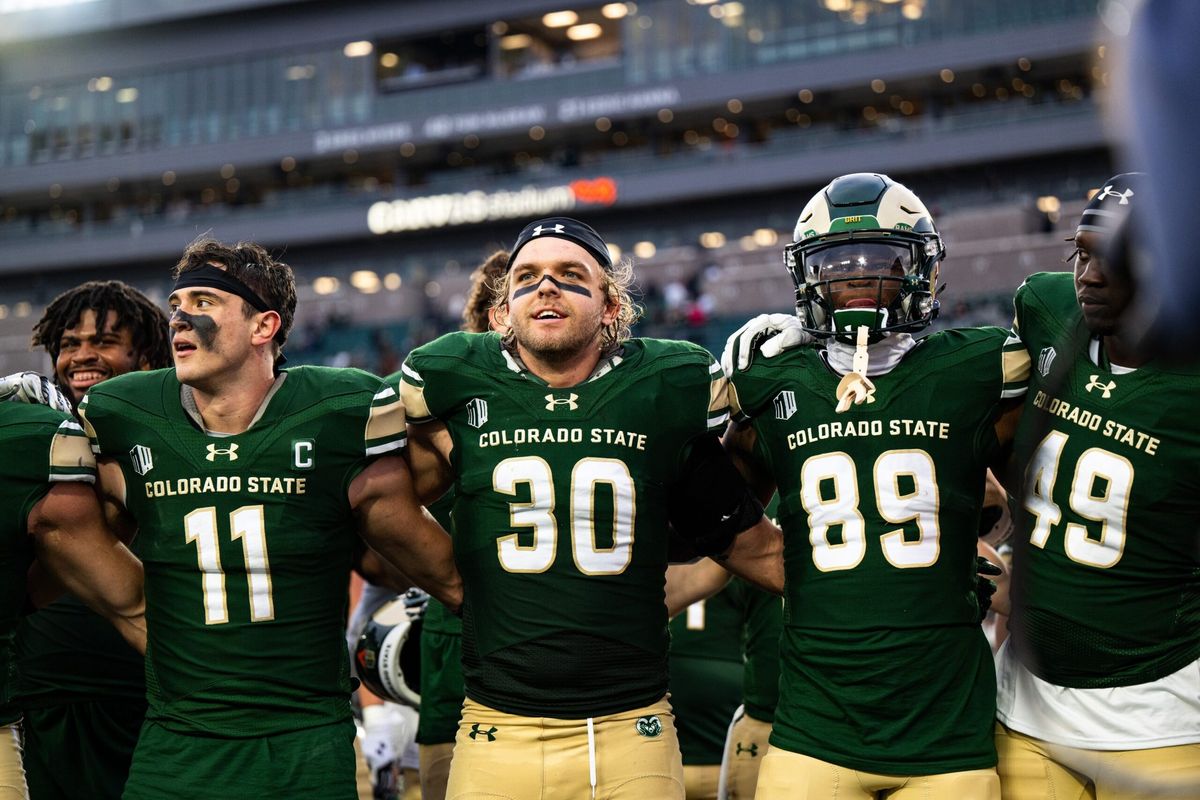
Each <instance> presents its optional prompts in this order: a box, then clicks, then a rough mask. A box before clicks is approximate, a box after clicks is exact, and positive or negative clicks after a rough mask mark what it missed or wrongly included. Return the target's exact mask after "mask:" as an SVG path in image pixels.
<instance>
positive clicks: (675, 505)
mask: <svg viewBox="0 0 1200 800" xmlns="http://www.w3.org/2000/svg"><path fill="white" fill-rule="evenodd" d="M669 513H670V518H671V524H672V526H673V527H674V528H675V530H676V531H677V532H678V533H679V534H680V536H682V537H683V538H684V539H685V540H686V541H687V543H688V545H689V546H690V547H691V548H692V550H693V551H695V552H696V553H697V554H699V555H702V556H710V557H712V558H715V559H716V560H717V561H718V562H719V563H720V564H721V566H723V567H724V568H725V569H727V570H729V571H730V572H732V573H733V574H735V575H738V576H741V577H743V578H745V579H746V580H748V581H751V582H752V583H755V584H757V585H759V586H761V587H763V588H764V589H766V590H767V591H771V592H782V591H783V558H782V556H783V539H782V535H781V534H780V532H779V529H778V528H776V527H775V525H773V524H772V523H771V522H770V521H769V520H767V519H766V517H765V516H764V515H763V510H762V503H760V502H759V500H758V499H757V498H756V497H755V496H754V493H753V492H752V491H751V489H750V487H749V486H748V485H747V484H746V481H745V480H744V479H743V478H742V476H741V475H740V474H739V473H738V470H737V467H735V466H734V463H733V460H732V458H731V456H730V453H729V452H728V451H726V450H725V448H723V447H722V446H721V443H720V441H718V439H717V437H716V436H715V435H714V434H705V435H703V436H698V437H696V438H695V439H693V440H692V441H690V442H689V443H688V444H687V446H686V448H685V452H684V455H683V460H682V465H681V468H680V477H679V480H678V482H677V484H676V486H675V487H674V488H673V490H672V492H671V501H670V505H669Z"/></svg>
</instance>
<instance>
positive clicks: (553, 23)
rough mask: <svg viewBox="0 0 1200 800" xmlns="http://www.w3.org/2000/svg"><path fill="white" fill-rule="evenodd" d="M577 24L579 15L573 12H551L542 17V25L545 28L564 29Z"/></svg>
mask: <svg viewBox="0 0 1200 800" xmlns="http://www.w3.org/2000/svg"><path fill="white" fill-rule="evenodd" d="M576 22H579V15H578V14H576V13H575V12H574V11H551V12H550V13H549V14H546V15H545V16H543V17H542V24H543V25H545V26H546V27H547V28H566V27H568V26H570V25H574V24H575V23H576Z"/></svg>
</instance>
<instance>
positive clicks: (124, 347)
mask: <svg viewBox="0 0 1200 800" xmlns="http://www.w3.org/2000/svg"><path fill="white" fill-rule="evenodd" d="M33 345H34V346H35V347H36V346H41V347H43V348H45V350H46V353H47V354H48V355H49V356H50V360H51V362H52V363H53V364H54V381H55V383H56V384H57V386H58V387H59V388H60V389H61V391H62V392H63V393H64V394H65V395H66V397H67V398H68V399H69V400H70V403H71V406H72V408H73V407H74V406H76V405H78V404H79V401H80V400H82V399H83V396H84V394H85V393H86V392H87V390H88V389H89V388H91V387H92V386H93V385H95V384H97V383H99V382H100V381H103V380H107V379H108V378H112V377H115V376H117V375H122V374H124V373H126V372H130V371H133V370H147V369H160V368H162V367H166V366H169V365H170V363H171V354H170V350H169V348H168V346H167V317H166V315H165V314H163V312H162V310H161V309H160V308H158V306H156V305H155V304H154V303H153V302H152V301H151V300H150V298H148V297H146V296H145V295H144V294H142V293H141V292H139V291H138V290H137V289H134V288H133V287H132V286H129V285H127V284H124V283H122V282H121V281H89V282H87V283H84V284H82V285H80V286H77V287H75V288H74V289H71V290H69V291H67V292H64V293H63V294H61V295H59V296H58V297H56V298H55V299H54V300H53V301H52V302H51V303H50V304H49V305H48V306H46V310H45V312H44V313H43V314H42V317H41V319H40V320H38V322H37V324H36V325H35V326H34V328H33ZM16 663H17V671H18V674H19V675H20V680H19V682H18V684H17V698H18V699H17V702H18V703H19V705H20V707H21V710H22V712H23V721H22V724H21V730H22V737H23V738H22V761H23V764H24V767H25V775H26V779H27V781H28V783H29V791H30V794H31V796H33V797H36V798H39V800H41V798H46V800H54V798H63V799H64V800H66V799H67V798H80V800H84V798H86V799H87V800H93V799H94V800H117V798H119V797H120V796H121V790H122V789H123V788H124V786H125V778H126V777H127V776H128V774H129V763H130V760H131V759H132V758H133V747H134V745H135V744H136V743H137V737H138V732H139V731H140V730H141V726H142V720H143V718H144V717H145V715H146V679H145V671H146V668H145V663H144V661H143V659H142V656H141V654H139V653H136V652H134V650H133V649H132V648H131V647H130V646H129V645H128V644H127V643H126V642H125V641H124V640H123V639H122V638H121V636H120V634H119V633H118V632H117V631H116V630H115V629H114V628H113V626H112V625H111V624H109V622H108V621H107V620H105V619H103V618H102V617H100V616H99V615H98V614H95V613H93V612H92V611H91V610H89V609H88V608H87V606H85V605H84V604H83V603H82V602H81V601H80V600H79V599H78V598H76V597H72V596H70V595H67V596H63V597H62V598H60V599H59V600H57V601H56V602H54V603H51V604H50V605H48V606H46V607H44V608H41V609H39V610H38V612H37V613H36V614H31V615H28V616H25V617H23V618H22V619H21V623H20V626H19V628H18V629H17V639H16ZM65 763H73V764H76V765H78V768H77V769H75V770H71V771H64V770H63V769H62V765H63V764H65Z"/></svg>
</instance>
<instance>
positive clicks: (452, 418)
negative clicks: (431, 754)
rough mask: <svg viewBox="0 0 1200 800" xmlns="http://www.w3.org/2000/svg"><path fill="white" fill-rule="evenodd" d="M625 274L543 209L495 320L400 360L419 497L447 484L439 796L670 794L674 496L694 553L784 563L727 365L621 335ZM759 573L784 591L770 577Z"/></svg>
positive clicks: (525, 235)
mask: <svg viewBox="0 0 1200 800" xmlns="http://www.w3.org/2000/svg"><path fill="white" fill-rule="evenodd" d="M629 280H630V267H629V265H628V264H614V263H613V261H612V258H611V256H610V254H609V250H608V248H607V246H606V245H605V243H604V241H603V240H602V239H601V238H600V236H599V235H598V234H597V233H596V232H595V230H593V229H592V228H591V227H590V226H588V225H586V224H584V223H581V222H579V221H577V220H574V219H570V218H566V217H553V218H548V219H542V220H538V221H536V222H533V223H530V224H529V225H527V226H526V227H525V229H524V230H522V231H521V233H520V235H519V236H518V237H517V240H516V243H515V245H514V246H513V247H512V249H511V255H510V258H509V262H508V265H507V272H506V273H505V275H504V279H503V281H502V283H501V286H500V288H499V291H498V292H497V305H496V306H495V323H496V326H497V328H498V332H496V333H483V334H469V333H455V334H449V335H447V336H444V337H442V338H441V339H438V340H437V341H435V342H432V343H430V344H428V345H425V346H423V347H420V348H417V349H416V350H414V351H413V352H412V353H411V354H410V355H409V357H408V359H407V361H406V362H405V365H404V368H403V379H402V384H401V386H402V395H403V399H404V405H405V409H406V411H407V413H408V415H409V422H410V425H409V435H410V442H411V444H410V451H409V457H410V458H411V460H412V464H413V468H414V479H415V482H416V484H417V486H418V489H419V494H420V496H421V497H423V498H426V499H432V498H436V497H439V496H440V495H441V494H443V493H444V491H445V490H446V489H447V488H448V487H449V486H450V485H451V484H453V485H454V488H455V499H454V506H453V509H452V516H453V536H454V541H455V544H454V548H455V555H456V559H457V561H458V564H459V569H460V571H461V572H462V574H463V580H464V597H465V600H464V606H463V611H464V613H463V639H462V648H463V651H462V664H463V674H464V679H465V686H466V700H465V702H464V705H463V710H462V719H461V722H460V724H459V727H458V732H457V738H456V741H455V745H454V759H453V762H452V764H451V767H450V778H449V785H448V788H447V795H446V796H447V797H448V798H451V799H452V800H454V799H457V798H467V797H478V796H487V797H496V798H528V797H541V798H545V800H554V798H568V799H569V800H577V799H578V798H585V797H604V798H611V799H612V800H622V799H623V798H629V799H630V800H632V799H633V798H638V800H641V798H647V797H654V798H664V799H669V798H678V799H679V800H682V797H683V776H682V766H681V764H680V756H679V746H678V743H677V740H676V736H675V731H674V725H673V723H672V716H671V709H670V705H669V704H668V703H667V701H666V690H667V646H668V635H667V615H666V607H665V606H664V604H663V581H664V571H665V568H666V564H667V544H668V541H667V531H668V525H667V522H668V508H669V507H670V509H671V514H670V516H671V518H672V519H673V520H674V522H675V523H676V527H677V528H678V529H679V530H680V531H681V532H685V533H687V534H689V535H690V536H691V539H690V543H691V545H692V546H693V549H695V550H696V551H697V552H699V553H702V554H712V555H725V554H727V555H728V561H727V562H726V563H728V564H730V565H731V566H732V567H733V568H734V569H750V568H752V565H753V564H755V563H757V562H759V561H761V562H763V569H764V570H765V571H769V570H770V568H771V567H772V566H773V565H776V564H777V563H778V559H777V554H778V547H779V545H780V541H779V539H778V537H777V536H776V535H774V529H773V527H772V526H770V524H769V523H768V522H766V520H765V519H764V518H763V515H762V509H761V507H760V506H759V504H758V503H757V501H756V500H755V499H754V498H753V497H752V496H751V495H750V494H749V492H748V491H747V489H746V487H745V486H744V484H743V482H742V481H741V480H740V478H739V477H738V475H737V471H736V470H735V469H734V468H733V466H732V464H731V463H730V462H729V460H728V457H727V455H726V454H725V453H724V451H723V450H722V449H721V446H720V443H719V441H718V439H717V435H716V433H717V432H719V431H720V430H721V429H722V428H723V426H724V425H725V422H726V421H727V419H728V405H727V401H726V380H725V376H724V373H723V372H722V371H721V367H720V365H719V364H717V363H716V362H715V361H714V360H713V359H712V357H711V356H709V355H708V354H707V353H706V352H704V351H703V350H701V349H699V348H697V347H695V346H693V345H689V344H687V343H683V342H664V341H657V340H648V339H630V338H628V335H629V325H630V323H631V322H632V320H633V319H634V316H635V313H634V307H633V305H632V303H631V301H630V297H629V294H628V291H627V287H628V284H629ZM743 531H744V533H742V532H743ZM739 533H741V535H738V534H739ZM764 580H765V581H766V582H768V583H773V585H775V586H776V588H781V587H782V571H781V570H775V572H774V573H772V574H771V575H770V576H769V577H768V578H766V579H764Z"/></svg>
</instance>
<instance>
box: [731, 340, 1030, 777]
mask: <svg viewBox="0 0 1200 800" xmlns="http://www.w3.org/2000/svg"><path fill="white" fill-rule="evenodd" d="M1028 365H1029V360H1028V357H1027V356H1026V355H1025V352H1024V350H1023V348H1021V346H1020V342H1019V341H1017V340H1016V339H1015V338H1012V337H1010V334H1009V332H1008V331H1005V330H1001V329H999V328H983V329H974V330H952V331H944V332H941V333H935V334H932V335H930V336H928V337H926V338H924V339H922V340H921V341H920V342H918V343H917V344H916V345H915V346H914V347H913V348H912V350H910V351H909V352H908V353H907V355H906V356H905V357H904V359H903V360H902V361H901V362H900V363H899V364H898V365H897V366H896V367H895V368H894V369H892V370H891V371H890V372H888V373H887V374H884V375H879V376H877V377H875V378H873V380H874V383H875V386H876V391H875V395H874V402H872V403H864V404H862V405H855V406H851V408H850V409H849V410H848V411H847V412H846V413H843V414H839V413H836V411H835V405H836V397H835V390H836V387H837V385H838V382H839V380H840V376H839V375H837V374H835V373H834V372H833V371H832V370H831V369H830V368H829V367H828V366H827V364H826V363H825V361H824V358H823V352H822V351H821V350H818V349H816V348H808V347H806V348H799V349H795V350H791V351H788V352H787V353H784V354H782V355H780V356H778V357H776V358H772V359H758V360H756V361H755V362H754V363H753V364H751V366H750V367H749V369H748V370H746V371H743V372H738V373H736V374H735V375H734V376H733V386H732V390H731V392H730V399H731V403H732V405H733V408H734V413H735V414H736V415H737V418H738V419H739V420H741V421H743V422H745V421H749V422H750V424H752V425H753V427H754V430H755V432H756V434H757V437H756V440H757V442H756V448H757V450H758V455H759V457H760V458H761V460H762V461H763V463H764V464H765V465H766V467H767V469H769V471H770V473H771V475H772V476H773V477H774V479H775V483H776V486H777V488H778V493H779V499H780V502H779V522H780V525H781V527H782V528H783V533H784V564H785V569H786V577H787V586H786V593H785V597H786V601H787V602H786V603H785V606H784V629H783V635H782V638H781V640H780V658H781V673H782V674H781V679H780V699H779V705H778V708H777V711H776V714H775V723H774V730H773V732H772V734H771V744H772V745H773V746H775V747H781V748H783V749H785V750H790V751H793V752H798V753H803V754H805V755H809V756H812V757H814V758H819V759H821V760H824V761H828V762H831V763H834V764H839V765H842V766H845V767H848V768H851V769H858V770H864V771H867V772H875V773H886V774H898V775H927V774H937V773H944V772H955V771H959V770H969V769H983V768H988V767H991V766H993V765H994V764H995V763H996V753H995V748H994V745H993V741H992V739H993V732H992V728H993V720H994V716H995V693H996V684H995V674H994V670H993V667H992V659H991V651H990V649H989V647H988V644H987V641H986V638H985V637H984V634H983V631H982V630H981V629H980V627H979V625H978V623H977V618H978V607H977V603H976V599H975V595H974V591H973V589H974V586H975V575H974V572H975V542H976V536H977V530H978V522H979V513H980V508H981V506H982V502H983V493H984V478H985V474H986V468H987V465H988V463H989V460H990V459H991V458H992V457H993V455H994V454H995V453H996V452H997V447H998V444H999V443H998V441H997V438H996V433H995V428H994V425H995V422H996V420H997V418H998V416H999V414H1000V412H1001V411H1002V406H1003V404H1004V402H1005V398H1011V397H1018V396H1020V395H1021V394H1022V393H1023V392H1024V381H1025V379H1026V373H1027V371H1028Z"/></svg>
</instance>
